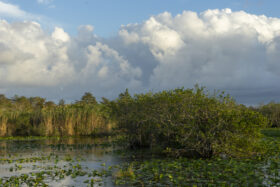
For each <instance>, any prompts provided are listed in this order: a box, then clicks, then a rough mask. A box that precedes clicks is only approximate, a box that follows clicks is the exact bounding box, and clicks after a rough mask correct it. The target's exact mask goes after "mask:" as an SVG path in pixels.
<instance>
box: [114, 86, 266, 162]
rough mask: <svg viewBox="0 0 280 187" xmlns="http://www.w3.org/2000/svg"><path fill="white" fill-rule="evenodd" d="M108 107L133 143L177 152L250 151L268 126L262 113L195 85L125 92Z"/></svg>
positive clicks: (189, 154) (254, 147)
mask: <svg viewBox="0 0 280 187" xmlns="http://www.w3.org/2000/svg"><path fill="white" fill-rule="evenodd" d="M111 108H112V112H113V114H114V117H115V120H116V122H117V126H118V128H119V129H120V130H122V131H123V132H124V134H125V135H126V136H127V140H128V142H129V144H130V146H131V147H155V146H160V147H161V148H163V149H166V152H171V153H173V154H174V153H175V154H177V156H181V155H185V156H192V157H193V156H197V157H204V158H210V157H212V156H213V155H217V154H221V153H223V154H227V155H242V154H243V153H245V155H248V154H254V152H255V151H256V145H257V142H258V140H259V138H260V137H261V134H260V129H262V128H263V127H265V126H266V125H267V120H266V118H265V117H263V116H262V115H261V114H260V113H258V112H254V111H253V110H250V109H248V108H247V107H245V106H243V105H238V104H236V103H235V102H234V101H233V100H232V99H231V98H230V97H229V96H225V95H224V94H220V95H217V94H214V95H210V94H209V93H207V92H206V91H205V89H204V88H199V87H196V88H195V89H175V90H170V91H162V92H159V93H147V94H137V95H134V96H133V97H132V96H130V94H129V93H128V91H127V90H126V92H124V93H123V94H120V96H119V98H118V99H117V100H115V101H114V102H112V103H111Z"/></svg>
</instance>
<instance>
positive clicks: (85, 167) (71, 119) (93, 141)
mask: <svg viewBox="0 0 280 187" xmlns="http://www.w3.org/2000/svg"><path fill="white" fill-rule="evenodd" d="M279 106H280V105H279V104H277V103H269V104H267V105H261V106H258V107H247V106H244V105H241V104H238V103H236V102H235V101H234V100H233V99H232V98H231V97H230V96H229V95H225V94H224V93H222V92H219V93H210V92H209V91H207V90H206V89H205V88H202V87H198V86H196V87H195V88H194V89H184V88H180V89H174V90H169V91H162V92H158V93H146V94H135V95H133V96H132V95H130V94H129V92H128V90H126V91H125V92H123V93H121V94H120V95H119V97H118V98H117V99H115V100H108V99H106V98H102V101H101V102H97V101H96V99H95V97H94V96H93V95H92V94H91V93H85V94H84V96H83V97H82V98H81V99H80V100H79V101H76V102H74V103H71V104H66V103H65V102H64V101H63V100H61V101H60V102H59V103H58V104H55V103H53V102H50V101H46V100H45V99H43V98H39V97H33V98H26V97H18V96H15V97H13V98H10V99H9V98H6V97H5V96H4V95H1V96H0V135H1V138H0V164H1V169H0V177H1V179H0V185H2V186H11V185H14V186H16V185H27V186H36V185H38V186H48V185H50V186H55V185H66V186H71V185H79V186H98V185H101V186H127V185H129V186H194V185H206V184H207V185H210V186H211V185H212V186H217V185H219V186H236V185H237V186H240V185H241V186H242V185H245V186H250V185H253V186H254V185H261V186H271V185H280V178H279V171H280V165H279V164H280V160H279V159H280V157H279V156H280V155H279V148H280V131H279V130H278V128H277V127H280V124H279V122H280V120H279V119H280V112H279V111H280V107H279ZM278 108H279V109H278ZM278 118H279V119H278Z"/></svg>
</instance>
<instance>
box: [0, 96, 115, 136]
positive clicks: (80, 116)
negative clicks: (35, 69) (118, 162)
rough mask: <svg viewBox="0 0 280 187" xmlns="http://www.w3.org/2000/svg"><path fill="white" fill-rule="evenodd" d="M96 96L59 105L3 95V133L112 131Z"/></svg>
mask: <svg viewBox="0 0 280 187" xmlns="http://www.w3.org/2000/svg"><path fill="white" fill-rule="evenodd" d="M102 111H103V110H102V106H101V105H99V104H98V103H97V102H96V100H95V98H94V96H92V95H91V94H90V93H85V95H84V96H83V97H82V99H81V100H80V101H77V102H76V103H73V104H65V102H64V101H63V100H60V102H59V104H58V105H56V104H55V103H54V102H51V101H48V102H46V101H45V99H43V98H40V97H35V98H26V97H18V96H15V97H13V98H12V99H8V98H6V97H5V96H4V95H1V96H0V136H31V135H32V136H69V135H70V136H73V135H100V134H108V133H111V126H112V123H111V122H110V121H109V120H108V119H107V118H106V117H105V115H104V114H103V112H102Z"/></svg>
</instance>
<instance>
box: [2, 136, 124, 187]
mask: <svg viewBox="0 0 280 187" xmlns="http://www.w3.org/2000/svg"><path fill="white" fill-rule="evenodd" d="M113 150H114V147H113V146H112V143H111V139H109V138H107V139H96V138H88V137H87V138H51V139H43V140H20V141H18V140H0V159H1V161H0V178H2V179H8V178H9V177H11V176H20V175H23V174H28V175H32V173H36V172H40V171H50V172H55V171H61V170H62V169H69V168H71V169H73V168H75V166H76V165H79V167H81V170H82V171H83V172H86V173H87V174H86V175H85V176H77V177H71V176H65V177H64V178H62V179H57V178H55V179H53V178H50V177H48V176H47V177H46V178H45V179H44V181H45V183H46V184H48V185H49V186H91V185H89V184H88V183H85V180H87V179H94V180H97V181H99V179H98V177H96V176H91V177H89V176H88V173H91V172H92V171H94V170H97V171H101V170H102V169H103V170H105V169H106V168H108V167H109V166H113V165H117V164H120V163H121V159H120V158H119V157H118V156H117V155H116V154H114V152H113ZM73 170H74V169H73ZM100 178H101V177H100ZM101 180H102V182H97V183H95V184H94V185H93V186H114V185H113V182H112V179H111V177H110V176H108V177H102V179H100V181H101ZM23 186H24V185H23ZM25 186H27V185H25Z"/></svg>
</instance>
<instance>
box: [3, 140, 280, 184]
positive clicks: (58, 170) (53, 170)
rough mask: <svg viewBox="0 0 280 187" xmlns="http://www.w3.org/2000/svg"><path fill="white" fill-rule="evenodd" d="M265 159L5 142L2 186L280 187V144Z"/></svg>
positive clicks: (81, 143)
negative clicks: (206, 157)
mask: <svg viewBox="0 0 280 187" xmlns="http://www.w3.org/2000/svg"><path fill="white" fill-rule="evenodd" d="M268 142H271V145H272V148H273V149H272V152H273V154H271V155H270V156H268V157H267V158H263V159H230V158H213V159H209V160H203V159H188V158H167V157H158V156H157V155H155V156H153V154H152V153H151V152H145V151H143V152H142V151H136V150H134V151H132V153H131V152H128V151H125V150H122V149H121V148H120V147H119V145H117V144H115V143H114V141H113V140H112V139H110V138H107V139H104V138H102V139H98V138H97V139H96V138H95V139H94V138H88V137H86V138H50V139H32V138H31V139H29V140H26V139H21V140H14V139H11V140H0V186H1V187H2V186H9V187H10V186H58V187H60V186H62V187H63V186H64V187H70V186H82V187H83V186H108V187H111V186H191V187H192V186H280V155H279V150H280V143H279V142H280V139H279V140H278V139H276V138H274V139H271V140H269V141H268Z"/></svg>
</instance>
